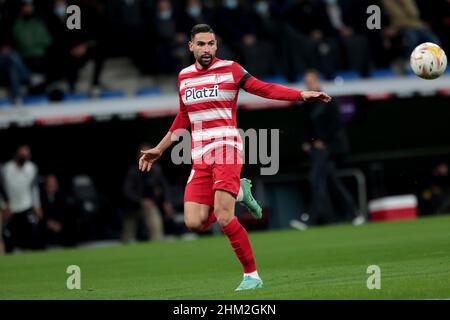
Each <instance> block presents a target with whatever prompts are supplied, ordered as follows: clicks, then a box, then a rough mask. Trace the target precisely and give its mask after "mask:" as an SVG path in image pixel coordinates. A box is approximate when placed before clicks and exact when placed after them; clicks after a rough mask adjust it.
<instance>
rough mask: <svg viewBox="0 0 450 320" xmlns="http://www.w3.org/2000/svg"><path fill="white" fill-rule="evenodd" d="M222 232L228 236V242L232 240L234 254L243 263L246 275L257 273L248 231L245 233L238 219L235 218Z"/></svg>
mask: <svg viewBox="0 0 450 320" xmlns="http://www.w3.org/2000/svg"><path fill="white" fill-rule="evenodd" d="M222 231H223V233H225V234H226V236H227V237H228V240H230V244H231V246H232V247H233V251H234V253H236V256H237V257H238V259H239V261H241V264H242V266H243V267H244V273H250V272H253V271H256V262H255V258H254V257H253V251H252V247H251V246H250V241H249V239H248V234H247V231H245V229H244V227H243V226H242V225H241V224H240V223H239V221H238V219H237V218H236V217H234V218H233V220H231V221H230V222H229V223H228V224H227V225H226V226H224V227H222Z"/></svg>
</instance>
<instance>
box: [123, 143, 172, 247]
mask: <svg viewBox="0 0 450 320" xmlns="http://www.w3.org/2000/svg"><path fill="white" fill-rule="evenodd" d="M149 148H151V146H150V145H149V144H142V145H141V146H140V148H139V150H145V149H149ZM139 155H140V151H139ZM123 193H124V195H125V199H126V203H127V210H125V211H126V212H125V217H124V220H123V225H122V236H121V238H122V241H123V242H125V243H127V242H130V241H132V240H134V239H135V237H136V234H137V231H138V225H139V222H140V221H143V222H144V225H145V229H146V230H145V231H146V236H147V238H148V240H151V241H154V240H162V239H163V238H164V219H166V220H167V219H171V218H172V217H173V215H174V209H173V207H172V203H171V202H170V200H169V199H170V186H169V183H168V181H167V179H166V177H165V175H164V172H163V171H162V168H161V166H160V165H159V164H158V163H154V165H153V166H152V170H151V171H150V172H140V171H139V168H138V165H137V164H133V165H132V166H130V168H129V169H128V172H127V174H126V177H125V181H124V185H123Z"/></svg>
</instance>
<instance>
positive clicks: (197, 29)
mask: <svg viewBox="0 0 450 320" xmlns="http://www.w3.org/2000/svg"><path fill="white" fill-rule="evenodd" d="M203 32H209V33H214V30H213V29H212V28H211V26H210V25H209V24H205V23H201V24H196V25H195V26H193V27H192V29H191V40H192V39H194V37H195V35H196V34H197V33H203Z"/></svg>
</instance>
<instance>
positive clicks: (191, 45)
mask: <svg viewBox="0 0 450 320" xmlns="http://www.w3.org/2000/svg"><path fill="white" fill-rule="evenodd" d="M188 46H189V51H190V52H193V51H194V49H193V46H194V44H193V43H192V41H189V43H188Z"/></svg>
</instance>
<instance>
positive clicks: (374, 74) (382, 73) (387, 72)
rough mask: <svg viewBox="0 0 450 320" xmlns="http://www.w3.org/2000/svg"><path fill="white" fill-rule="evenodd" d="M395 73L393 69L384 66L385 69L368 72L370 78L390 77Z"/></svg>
mask: <svg viewBox="0 0 450 320" xmlns="http://www.w3.org/2000/svg"><path fill="white" fill-rule="evenodd" d="M395 76H396V73H395V72H394V70H392V69H389V68H386V69H375V70H372V71H371V72H370V77H371V78H390V77H395Z"/></svg>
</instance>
